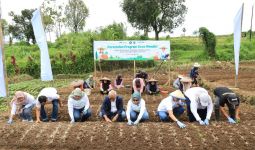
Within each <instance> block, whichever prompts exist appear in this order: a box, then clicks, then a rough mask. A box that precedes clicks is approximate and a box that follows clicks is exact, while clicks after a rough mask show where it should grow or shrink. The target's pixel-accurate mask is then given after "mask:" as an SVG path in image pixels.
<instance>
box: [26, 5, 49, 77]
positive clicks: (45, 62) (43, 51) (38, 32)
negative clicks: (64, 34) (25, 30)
mask: <svg viewBox="0 0 255 150" xmlns="http://www.w3.org/2000/svg"><path fill="white" fill-rule="evenodd" d="M31 22H32V25H33V30H34V34H35V39H36V42H37V44H38V46H39V48H40V56H41V80H42V81H50V80H53V76H52V70H51V64H50V57H49V51H48V45H47V41H46V36H45V32H44V29H43V25H42V20H41V14H40V9H37V10H36V11H34V12H33V17H32V19H31Z"/></svg>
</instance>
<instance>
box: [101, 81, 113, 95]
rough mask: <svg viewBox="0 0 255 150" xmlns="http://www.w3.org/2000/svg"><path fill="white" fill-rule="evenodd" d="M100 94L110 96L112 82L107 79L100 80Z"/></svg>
mask: <svg viewBox="0 0 255 150" xmlns="http://www.w3.org/2000/svg"><path fill="white" fill-rule="evenodd" d="M100 81H101V83H100V92H101V94H108V93H109V91H111V90H112V85H111V80H110V79H109V78H107V77H103V78H102V79H100Z"/></svg>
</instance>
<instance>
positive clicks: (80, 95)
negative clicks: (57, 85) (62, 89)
mask: <svg viewBox="0 0 255 150" xmlns="http://www.w3.org/2000/svg"><path fill="white" fill-rule="evenodd" d="M71 96H72V97H75V96H79V97H83V96H84V93H83V92H82V90H81V89H80V88H76V89H74V90H73V91H72V93H71Z"/></svg>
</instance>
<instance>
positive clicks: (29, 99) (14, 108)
mask: <svg viewBox="0 0 255 150" xmlns="http://www.w3.org/2000/svg"><path fill="white" fill-rule="evenodd" d="M23 93H24V94H25V95H26V99H25V100H24V103H23V104H22V105H25V108H28V107H31V106H32V105H35V103H36V101H35V98H34V96H32V95H30V94H29V93H26V92H23ZM16 111H17V105H16V101H14V102H13V103H12V109H11V114H12V115H15V114H16Z"/></svg>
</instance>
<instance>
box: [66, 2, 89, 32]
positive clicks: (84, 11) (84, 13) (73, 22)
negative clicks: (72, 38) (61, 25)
mask: <svg viewBox="0 0 255 150" xmlns="http://www.w3.org/2000/svg"><path fill="white" fill-rule="evenodd" d="M65 15H66V25H67V26H68V27H69V28H70V30H71V31H74V32H75V33H77V32H79V31H81V30H83V28H84V26H85V19H86V18H87V17H88V15H89V10H88V8H87V7H86V5H85V3H84V2H83V1H82V0H69V2H68V4H67V5H66V7H65Z"/></svg>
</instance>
